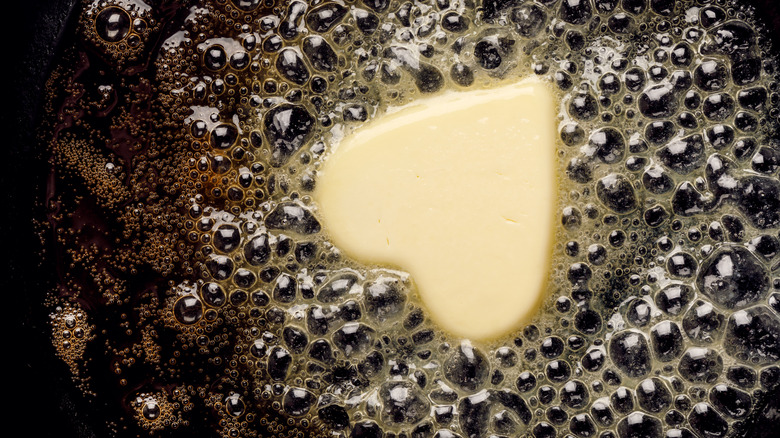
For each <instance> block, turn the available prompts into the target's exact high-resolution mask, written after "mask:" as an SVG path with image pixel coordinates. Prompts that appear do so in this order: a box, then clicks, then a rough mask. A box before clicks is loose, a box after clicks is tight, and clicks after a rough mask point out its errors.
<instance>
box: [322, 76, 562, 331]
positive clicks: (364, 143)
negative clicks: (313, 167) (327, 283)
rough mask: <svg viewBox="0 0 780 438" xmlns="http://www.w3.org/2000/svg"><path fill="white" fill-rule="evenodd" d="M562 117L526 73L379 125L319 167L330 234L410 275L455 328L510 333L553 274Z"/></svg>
mask: <svg viewBox="0 0 780 438" xmlns="http://www.w3.org/2000/svg"><path fill="white" fill-rule="evenodd" d="M555 114H556V110H555V104H554V99H553V96H552V93H551V91H550V90H549V88H548V87H547V86H546V85H545V84H544V83H542V82H541V81H539V80H537V79H534V78H529V79H525V80H523V81H521V82H519V83H516V84H512V85H508V86H503V87H500V88H492V89H483V90H475V91H467V92H449V93H447V94H443V95H440V96H437V97H432V98H428V99H425V100H420V101H417V102H415V103H414V104H413V105H411V106H407V107H404V108H402V109H400V110H398V111H396V112H394V113H392V114H388V115H385V116H383V117H381V118H378V119H376V120H375V121H373V122H371V123H370V124H368V125H367V126H365V127H363V128H360V129H358V130H357V131H356V132H354V133H352V134H350V135H348V136H346V138H345V139H344V140H343V141H342V142H341V144H340V145H338V147H337V148H336V149H335V151H334V152H333V153H332V154H331V155H330V156H329V157H328V158H327V160H326V161H325V163H324V164H323V166H322V168H321V170H320V176H319V180H318V183H317V189H316V191H315V193H314V197H315V200H316V201H317V204H318V207H319V212H320V216H321V218H322V220H323V222H324V225H325V230H326V232H327V233H328V234H329V236H330V238H331V240H332V241H333V243H334V244H336V246H337V247H339V248H340V249H341V250H342V251H343V252H344V253H345V254H346V255H347V256H349V257H352V258H354V259H356V260H359V261H361V262H365V263H376V264H381V265H390V266H393V267H396V268H398V269H401V270H404V271H406V272H409V273H410V274H411V276H412V279H413V281H414V282H415V284H416V287H417V289H418V291H419V295H420V297H421V299H422V301H423V303H424V305H425V306H426V307H427V308H428V310H429V313H430V315H431V317H432V318H433V319H434V320H435V321H436V322H437V323H438V324H439V325H440V326H441V327H442V328H443V329H445V330H447V331H449V332H450V333H452V334H454V335H457V336H462V337H467V338H470V339H476V340H486V339H491V338H495V337H498V336H501V335H503V334H506V333H508V332H509V331H511V330H512V329H514V328H517V327H518V326H519V325H520V324H522V323H523V322H525V321H527V320H528V319H529V318H530V317H531V316H532V315H533V314H534V313H535V311H536V309H537V308H538V305H539V303H540V302H541V297H542V294H543V291H544V289H545V284H546V281H547V278H548V272H549V269H550V268H549V261H550V256H551V253H552V247H551V242H552V239H553V229H554V227H553V221H554V220H553V215H554V208H555V199H556V194H557V187H556V175H555V168H556V155H555V138H554V135H555V132H556V129H555Z"/></svg>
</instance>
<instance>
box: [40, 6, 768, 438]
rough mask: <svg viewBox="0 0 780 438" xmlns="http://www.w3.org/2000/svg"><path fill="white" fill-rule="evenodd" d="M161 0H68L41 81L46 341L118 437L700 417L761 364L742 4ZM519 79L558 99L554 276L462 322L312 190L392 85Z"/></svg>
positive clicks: (689, 421)
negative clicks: (485, 318)
mask: <svg viewBox="0 0 780 438" xmlns="http://www.w3.org/2000/svg"><path fill="white" fill-rule="evenodd" d="M158 3H159V2H150V3H149V4H147V3H144V2H143V1H141V0H133V1H125V0H110V1H91V0H84V1H83V2H82V4H81V8H80V9H79V10H78V16H77V25H76V26H75V29H74V31H73V34H72V35H70V39H69V40H67V41H69V45H68V46H67V47H65V49H64V51H63V55H62V58H61V59H60V61H59V63H58V65H57V67H56V68H55V69H54V72H53V73H52V76H51V80H50V81H49V83H48V86H47V90H48V96H49V101H50V104H49V105H48V114H47V118H46V122H45V124H44V128H45V132H46V134H45V135H43V138H45V141H46V142H47V146H48V151H49V154H50V157H51V159H50V163H51V177H50V178H49V181H50V182H49V187H48V194H47V196H48V197H47V199H46V200H45V201H44V202H45V205H46V208H47V217H46V220H45V222H46V223H48V224H49V228H48V229H47V230H46V231H44V237H45V239H46V240H47V242H48V249H47V254H50V255H51V256H52V257H53V258H54V259H55V260H56V263H57V264H58V268H59V270H58V276H59V277H58V281H57V288H56V290H54V291H52V293H51V295H50V297H49V299H48V300H47V303H46V304H47V306H49V307H50V310H51V322H50V327H51V333H52V338H51V339H52V343H53V345H54V349H55V351H56V354H57V355H58V357H60V358H61V359H62V360H63V361H64V362H65V363H66V364H68V366H69V368H70V370H71V372H72V375H73V379H74V382H75V384H76V385H77V386H78V388H79V389H80V390H81V391H82V392H83V393H84V396H85V398H88V399H90V400H100V403H99V405H100V406H105V408H101V409H102V410H101V411H100V415H101V418H100V423H101V424H109V425H111V426H110V428H111V431H108V430H107V431H106V433H107V435H112V434H113V435H117V434H118V435H120V436H123V434H130V435H148V434H151V435H155V434H160V435H163V436H169V435H170V436H179V435H181V436H185V435H186V436H193V434H195V435H198V436H200V435H204V436H225V437H235V436H250V437H251V436H279V437H282V436H290V437H292V436H344V437H355V438H358V437H382V436H386V437H401V436H404V437H410V436H411V437H415V438H417V437H439V438H445V437H475V438H478V437H492V436H520V435H528V436H534V437H535V438H543V437H555V436H564V435H566V436H569V435H573V436H576V437H583V438H587V437H596V436H598V437H600V438H614V437H619V438H633V437H645V438H662V437H669V438H673V437H690V436H704V437H709V436H714V437H717V436H726V435H728V434H730V433H732V432H734V431H736V430H739V428H740V427H743V425H744V423H743V422H745V421H747V420H748V419H749V418H750V417H751V415H753V414H754V413H755V412H756V410H757V409H759V408H760V407H761V406H760V405H761V403H764V402H762V400H765V399H766V398H767V397H768V396H767V394H768V393H769V391H770V390H773V388H775V387H776V385H777V381H778V379H780V369H778V368H777V366H776V363H777V361H778V360H780V317H779V316H778V314H779V312H780V294H779V293H778V292H777V289H778V288H780V279H779V278H776V275H777V274H776V272H777V270H778V258H777V257H778V254H779V253H780V240H778V238H779V237H780V236H779V235H778V228H780V180H778V171H779V170H780V152H778V148H780V143H778V135H777V133H778V129H780V128H779V127H778V120H779V119H780V117H779V116H780V113H779V112H778V111H780V107H779V106H778V103H779V102H780V94H778V93H779V92H780V90H778V85H777V84H778V73H777V71H778V70H777V69H778V60H777V57H776V54H775V55H774V56H773V54H772V52H771V50H772V48H770V47H769V45H768V43H767V41H765V37H764V33H763V32H765V31H764V30H762V29H761V28H760V27H759V25H758V24H756V23H755V21H754V19H753V18H752V16H751V12H750V10H749V8H745V7H744V6H740V5H739V4H738V3H737V2H733V3H731V2H726V1H719V2H711V1H698V0H686V1H682V2H673V1H670V0H649V1H648V0H623V1H620V2H618V1H617V0H594V1H590V0H587V1H581V0H560V1H550V0H538V1H507V0H483V1H477V2H461V1H454V0H453V1H448V0H436V1H420V0H418V1H398V2H391V1H387V0H359V1H355V2H342V1H340V0H336V1H317V2H303V1H299V0H292V1H273V0H269V1H263V2H261V1H259V0H214V1H201V2H195V1H185V0H175V1H171V2H162V3H159V4H158ZM528 75H537V76H539V77H541V78H542V79H544V80H545V81H546V82H547V83H549V85H550V87H551V88H553V89H555V91H556V93H557V96H558V97H559V99H560V107H559V125H558V129H559V138H560V142H559V143H558V144H557V145H556V153H557V156H558V157H559V167H560V169H559V172H558V174H559V179H560V181H559V190H558V194H559V201H558V206H557V208H558V210H557V211H558V215H559V216H558V217H559V218H560V220H559V222H557V224H556V229H555V230H556V243H555V248H554V250H553V251H554V254H553V262H552V271H551V273H550V277H549V279H548V286H547V289H546V296H547V300H546V302H545V303H544V305H543V306H542V308H541V310H540V311H539V314H538V315H537V316H536V317H535V319H534V320H533V321H532V322H531V323H530V324H529V325H527V326H526V327H523V328H521V329H520V330H518V331H517V332H516V333H513V334H511V335H507V336H505V337H503V338H501V339H497V340H494V341H491V342H482V343H477V342H472V341H469V340H465V339H458V338H455V337H453V336H451V335H450V334H448V333H445V332H443V331H442V330H441V329H440V328H439V327H438V326H437V325H436V324H435V322H433V321H431V320H430V319H429V318H428V315H427V313H426V309H425V307H424V306H423V305H422V304H421V302H420V300H419V296H418V295H417V292H416V290H415V285H414V279H413V278H411V277H410V276H409V275H408V274H406V273H404V272H401V271H398V270H394V269H390V268H388V267H382V266H374V265H366V264H362V263H360V262H359V261H355V260H350V259H349V258H348V257H345V255H344V254H342V253H341V251H340V250H339V248H337V247H335V246H334V245H333V244H332V243H331V242H330V241H329V239H328V235H327V229H325V228H324V226H323V224H322V223H321V222H320V219H319V217H318V212H317V206H316V204H315V203H314V202H313V200H312V198H311V192H312V191H313V190H314V188H315V187H316V185H317V171H318V169H319V167H320V165H321V163H322V162H323V160H325V159H327V154H328V152H329V151H330V150H331V147H332V146H333V145H335V144H337V143H338V142H339V141H340V139H341V138H343V136H345V135H350V133H351V132H352V131H353V130H355V129H357V128H358V127H360V126H361V125H363V124H364V123H366V122H369V121H371V120H373V119H374V118H376V117H379V116H380V115H382V114H384V113H385V112H386V111H387V110H388V109H389V108H392V107H397V106H401V105H404V104H407V103H410V102H413V101H415V100H416V99H419V98H421V97H424V96H426V95H429V94H431V93H437V92H440V91H442V90H450V89H454V90H463V89H468V88H489V87H491V86H492V85H494V84H497V83H499V82H502V81H506V80H513V79H519V78H520V77H523V76H528ZM551 153H552V151H551ZM496 256H501V255H500V254H497V255H496ZM453 275H457V273H453ZM117 431H121V432H117Z"/></svg>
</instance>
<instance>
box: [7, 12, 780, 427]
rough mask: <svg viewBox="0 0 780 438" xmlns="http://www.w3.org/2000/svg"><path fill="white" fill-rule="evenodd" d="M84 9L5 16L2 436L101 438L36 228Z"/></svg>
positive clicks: (776, 17)
mask: <svg viewBox="0 0 780 438" xmlns="http://www.w3.org/2000/svg"><path fill="white" fill-rule="evenodd" d="M746 1H748V3H751V4H753V5H754V6H755V7H756V9H757V12H758V13H757V15H758V17H759V18H760V19H763V20H764V21H765V23H766V24H767V25H768V28H769V29H770V39H772V41H773V46H774V48H775V50H780V31H779V30H778V29H780V4H778V3H776V0H746ZM76 2H77V1H76V0H24V1H22V2H19V1H14V2H11V3H12V5H4V6H6V7H5V8H4V9H3V10H2V11H1V12H0V13H2V14H3V15H4V17H3V18H4V19H3V22H4V24H3V26H2V27H0V32H2V36H3V38H2V40H0V60H2V61H3V63H2V64H0V69H3V70H5V71H4V73H3V75H2V76H0V78H3V79H2V80H1V81H0V83H1V84H2V85H3V88H4V89H5V90H4V91H5V92H4V93H3V95H4V96H6V98H5V99H4V100H3V102H2V103H3V105H2V109H1V110H0V111H2V112H1V113H0V117H1V118H0V124H1V125H0V126H2V131H0V132H1V133H2V135H1V136H0V140H2V141H1V142H0V151H2V152H1V153H2V170H1V171H0V194H2V198H1V199H2V204H0V212H2V213H0V214H2V216H0V217H2V219H0V239H2V240H0V247H1V248H2V249H1V250H0V266H2V268H0V279H1V280H0V286H2V288H0V315H4V318H1V319H0V330H2V332H0V333H4V334H3V335H2V337H0V339H2V341H3V344H0V345H2V347H0V348H2V349H1V350H0V351H1V352H2V353H0V361H2V362H6V363H7V364H8V363H10V370H9V366H8V365H6V366H4V367H3V374H4V376H3V377H4V380H5V381H6V382H7V383H6V384H3V385H0V394H2V396H3V399H4V403H5V406H6V407H5V410H4V412H3V415H4V419H5V423H6V424H5V425H3V429H4V430H5V433H9V432H10V433H14V432H13V431H15V430H18V429H21V430H22V434H24V435H27V436H34V437H41V438H45V437H58V438H68V437H78V438H87V437H97V438H100V437H98V436H97V435H95V433H94V432H93V427H92V426H91V425H94V424H101V423H103V420H102V418H101V416H100V415H99V410H100V409H99V408H100V407H99V406H98V407H97V409H95V408H96V407H94V406H92V407H90V409H89V410H87V409H85V406H84V405H83V403H82V402H80V395H79V394H78V393H77V392H76V391H75V390H74V389H72V385H71V383H70V379H69V375H68V371H67V370H66V369H65V366H64V365H63V364H62V363H61V362H60V361H59V360H57V359H55V357H54V353H53V350H52V348H51V347H50V345H51V344H50V340H49V336H48V335H47V330H48V326H47V325H46V315H45V314H44V311H43V308H42V306H41V305H40V303H41V301H42V299H43V296H44V294H45V292H46V290H47V287H48V285H47V277H48V276H49V275H50V273H51V272H52V270H51V267H50V266H48V265H46V264H45V262H44V264H41V261H40V256H39V244H38V242H37V240H36V238H35V235H34V227H33V219H34V218H36V217H39V214H40V211H39V210H37V207H36V205H35V200H36V199H41V198H42V197H43V194H42V191H41V190H42V187H43V184H42V181H43V179H44V178H45V175H46V174H47V168H46V165H45V162H43V160H41V159H40V158H41V156H42V155H41V151H40V150H39V145H38V143H37V142H36V138H35V128H36V126H37V124H38V123H39V121H40V117H41V112H42V106H43V97H44V95H43V84H44V82H45V80H46V77H47V75H48V74H49V68H50V63H51V62H52V60H53V59H54V58H55V57H56V55H57V45H58V42H59V41H60V38H61V35H62V34H63V33H64V32H65V31H66V29H67V27H68V26H69V25H73V23H71V21H73V20H70V18H71V15H72V14H71V11H72V10H73V9H74V5H75V3H76ZM152 3H154V2H152ZM9 9H10V10H9ZM0 71H1V70H0ZM9 73H10V74H11V77H10V78H9V77H8V74H9ZM9 91H10V93H9ZM9 94H10V99H8V96H9ZM9 319H10V324H9V321H8V320H9ZM9 341H10V343H11V347H10V348H9V347H8V343H9ZM2 362H0V363H2ZM762 404H763V409H761V410H760V411H759V410H757V412H756V415H754V416H753V417H754V418H751V419H749V420H748V421H747V422H746V423H747V426H746V427H745V428H744V429H743V430H741V431H738V433H737V435H736V436H740V437H750V438H770V437H774V436H777V430H776V428H778V427H780V389H779V390H776V391H774V394H772V395H771V396H770V397H767V400H764V401H763V403H762ZM16 433H18V432H16ZM120 436H121V435H120Z"/></svg>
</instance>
